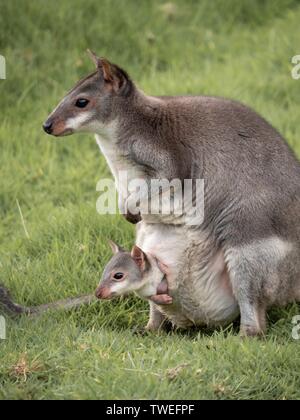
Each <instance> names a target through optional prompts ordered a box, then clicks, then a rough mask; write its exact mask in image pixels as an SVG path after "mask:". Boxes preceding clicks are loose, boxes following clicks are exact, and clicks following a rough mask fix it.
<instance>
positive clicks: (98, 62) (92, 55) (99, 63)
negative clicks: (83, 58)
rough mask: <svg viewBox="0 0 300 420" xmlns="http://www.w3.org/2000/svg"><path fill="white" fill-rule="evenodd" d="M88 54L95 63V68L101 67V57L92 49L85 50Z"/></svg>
mask: <svg viewBox="0 0 300 420" xmlns="http://www.w3.org/2000/svg"><path fill="white" fill-rule="evenodd" d="M87 53H88V55H89V56H90V58H91V60H92V62H93V63H94V64H95V66H96V69H99V68H100V67H101V58H99V57H98V56H97V54H95V53H94V52H93V51H91V50H89V49H88V50H87Z"/></svg>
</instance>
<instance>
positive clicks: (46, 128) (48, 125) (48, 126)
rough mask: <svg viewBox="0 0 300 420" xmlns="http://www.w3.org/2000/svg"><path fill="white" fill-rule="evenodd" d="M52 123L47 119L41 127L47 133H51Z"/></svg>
mask: <svg viewBox="0 0 300 420" xmlns="http://www.w3.org/2000/svg"><path fill="white" fill-rule="evenodd" d="M52 126H53V123H52V121H50V120H48V121H46V122H45V123H44V124H43V129H44V131H45V132H46V133H47V134H52V131H53V127H52Z"/></svg>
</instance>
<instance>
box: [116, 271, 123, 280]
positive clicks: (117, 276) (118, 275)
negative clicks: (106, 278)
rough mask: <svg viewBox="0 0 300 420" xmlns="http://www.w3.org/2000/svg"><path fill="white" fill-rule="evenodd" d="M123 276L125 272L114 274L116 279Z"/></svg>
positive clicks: (120, 278)
mask: <svg viewBox="0 0 300 420" xmlns="http://www.w3.org/2000/svg"><path fill="white" fill-rule="evenodd" d="M123 277H124V274H123V273H116V274H115V275H114V280H118V281H119V280H122V279H123Z"/></svg>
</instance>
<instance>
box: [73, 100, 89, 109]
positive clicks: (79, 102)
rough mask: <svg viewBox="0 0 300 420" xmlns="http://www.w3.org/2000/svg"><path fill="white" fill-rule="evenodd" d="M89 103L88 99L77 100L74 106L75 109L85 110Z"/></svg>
mask: <svg viewBox="0 0 300 420" xmlns="http://www.w3.org/2000/svg"><path fill="white" fill-rule="evenodd" d="M89 102H90V101H89V100H88V99H84V98H79V99H77V101H76V103H75V106H77V108H85V107H86V106H87V105H88V103H89Z"/></svg>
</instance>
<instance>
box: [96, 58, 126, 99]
mask: <svg viewBox="0 0 300 420" xmlns="http://www.w3.org/2000/svg"><path fill="white" fill-rule="evenodd" d="M88 53H89V56H90V57H91V59H92V61H93V63H94V64H95V66H96V68H97V70H99V71H100V72H101V74H102V76H103V79H104V81H105V82H106V83H107V84H109V86H111V88H112V89H113V90H114V91H115V92H119V91H120V90H121V89H122V88H123V87H124V86H125V85H126V82H129V76H128V74H127V73H126V72H125V71H124V70H122V69H121V68H120V67H118V66H116V65H115V64H112V63H111V62H110V61H108V60H107V59H106V58H104V57H98V56H97V55H96V54H95V53H94V52H92V51H90V50H88ZM128 84H129V83H128Z"/></svg>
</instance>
